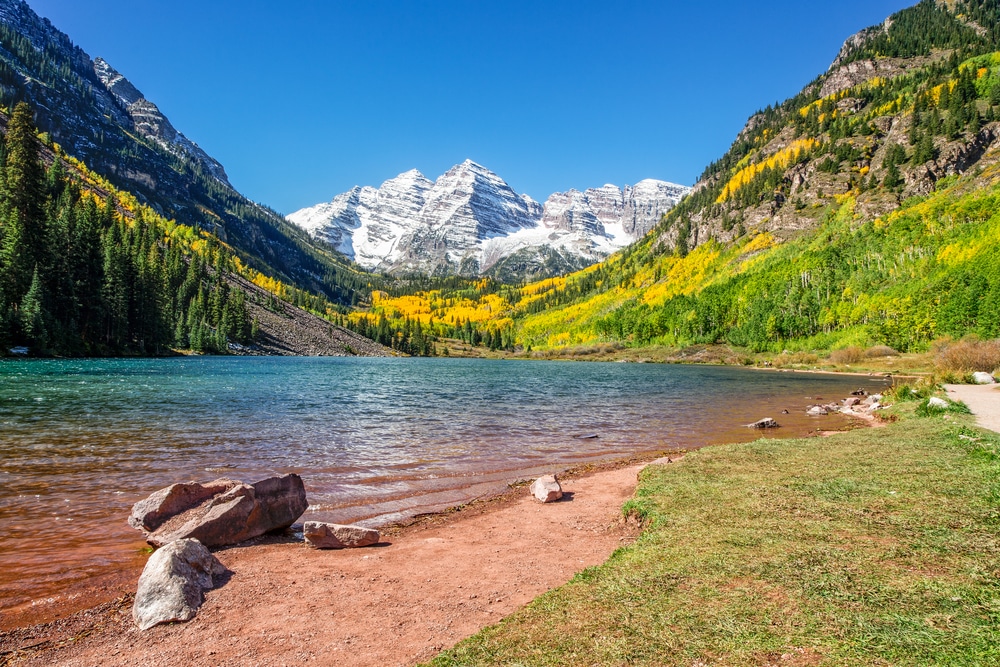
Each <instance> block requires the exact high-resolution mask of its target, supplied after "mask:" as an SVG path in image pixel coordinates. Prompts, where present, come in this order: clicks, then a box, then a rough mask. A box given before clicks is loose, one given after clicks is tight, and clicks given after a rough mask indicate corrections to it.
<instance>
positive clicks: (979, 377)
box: [972, 371, 993, 384]
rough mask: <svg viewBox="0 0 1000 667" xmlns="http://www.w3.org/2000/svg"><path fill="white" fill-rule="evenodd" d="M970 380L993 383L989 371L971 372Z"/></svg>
mask: <svg viewBox="0 0 1000 667" xmlns="http://www.w3.org/2000/svg"><path fill="white" fill-rule="evenodd" d="M972 381H973V382H975V383H976V384H993V376H992V375H990V374H989V373H984V372H982V371H979V372H977V373H973V374H972Z"/></svg>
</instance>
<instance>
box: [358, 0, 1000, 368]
mask: <svg viewBox="0 0 1000 667" xmlns="http://www.w3.org/2000/svg"><path fill="white" fill-rule="evenodd" d="M998 49H1000V5H998V3H997V2H996V1H995V0H973V1H969V2H958V3H949V4H948V5H946V4H944V3H935V2H933V0H923V1H922V2H920V3H919V4H917V5H916V6H914V7H911V8H909V9H905V10H903V11H901V12H899V13H897V14H896V15H894V16H892V17H891V18H890V19H889V20H888V21H886V23H885V24H883V25H880V26H876V27H874V28H870V29H868V30H865V31H863V32H862V33H859V34H858V35H856V36H854V37H852V38H851V39H850V40H848V41H847V43H846V44H845V45H844V48H843V50H842V52H841V54H840V55H839V56H838V58H837V60H836V61H835V62H834V64H833V66H831V68H830V70H829V71H828V72H827V73H826V74H824V75H823V76H821V77H819V78H818V79H816V80H815V81H814V82H813V83H811V84H810V85H809V86H807V87H806V89H805V90H804V91H803V92H801V93H800V94H798V95H797V96H795V97H793V98H791V99H789V100H788V101H786V102H784V103H783V104H780V105H778V106H776V107H771V108H768V109H765V110H764V111H761V112H759V113H757V114H755V115H754V116H753V117H752V118H751V119H750V121H749V122H748V124H747V126H746V128H745V129H744V130H743V131H742V132H741V133H740V135H739V136H738V137H737V139H736V141H735V142H734V143H733V145H732V147H731V148H730V150H729V151H728V152H727V153H726V155H724V156H723V157H722V158H720V159H719V160H717V161H716V162H714V163H713V164H712V165H710V166H709V167H708V168H707V169H706V171H705V173H704V174H703V176H702V178H701V179H700V182H699V184H698V185H697V186H696V188H695V191H694V192H693V193H692V194H691V195H690V196H688V197H687V198H686V199H684V200H683V201H682V202H681V203H680V204H679V205H678V206H677V207H676V208H675V209H673V210H672V211H671V212H670V213H668V214H667V215H666V216H664V219H663V221H662V222H661V223H660V225H659V226H658V227H657V228H656V229H655V230H654V231H653V232H652V233H651V234H650V235H648V236H647V237H646V238H645V239H643V240H642V241H640V242H639V243H637V244H635V245H633V246H631V247H630V248H628V249H626V250H625V251H623V252H622V253H620V254H618V255H616V256H614V257H612V258H610V259H609V260H608V261H606V262H605V263H604V264H602V265H599V266H595V267H591V268H588V269H585V270H583V271H581V272H578V273H574V274H571V275H569V276H566V277H565V278H559V279H554V280H548V281H542V282H539V283H534V284H530V285H521V286H517V287H516V288H515V287H510V286H503V285H497V284H495V283H491V282H489V281H481V282H479V283H468V284H466V285H462V286H453V285H445V286H441V287H436V286H431V285H425V286H422V288H421V289H418V290H413V292H415V293H410V294H406V295H400V294H389V293H386V294H385V295H379V294H376V298H375V299H374V304H375V308H374V310H375V312H374V314H373V315H374V316H376V317H378V316H384V317H386V318H387V319H388V320H389V321H390V322H393V321H397V322H398V321H403V322H405V321H407V320H410V321H411V322H416V321H419V322H422V323H423V324H424V325H426V326H428V327H429V328H430V330H431V331H432V332H433V333H434V334H438V335H451V336H454V335H455V333H456V330H457V331H467V330H468V328H469V327H470V325H471V327H472V328H473V329H477V330H480V331H489V332H491V333H490V340H493V339H494V334H497V333H499V334H500V338H501V341H502V342H503V344H505V345H506V344H509V343H510V341H512V340H513V341H514V342H513V344H510V345H509V347H510V348H511V349H524V350H527V349H539V348H548V349H553V348H565V347H568V346H575V345H593V344H597V343H613V344H626V345H635V346H646V345H667V346H686V345H691V344H698V343H727V344H730V345H733V346H738V347H741V348H748V349H750V350H753V351H759V352H762V351H780V350H784V349H792V350H795V349H834V348H839V347H845V346H848V345H861V346H865V345H878V344H881V345H888V346H891V347H893V348H895V349H897V350H899V351H909V350H920V349H924V348H926V347H927V345H928V344H929V343H930V342H931V341H933V340H934V339H936V338H939V337H943V336H951V337H961V336H964V335H967V334H977V335H979V336H981V337H984V338H989V337H996V336H998V335H1000V316H998V312H1000V309H998V306H1000V263H998V262H997V261H996V257H997V256H1000V212H998V207H997V204H998V203H1000V173H998V169H1000V167H998V166H997V164H998V157H1000V52H998ZM380 296H383V298H379V297H380ZM355 317H357V316H355ZM411 326H412V324H411ZM482 337H483V338H484V339H485V335H483V336H482Z"/></svg>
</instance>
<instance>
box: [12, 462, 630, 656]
mask: <svg viewBox="0 0 1000 667" xmlns="http://www.w3.org/2000/svg"><path fill="white" fill-rule="evenodd" d="M639 469H640V466H637V465H632V466H629V467H622V468H618V469H612V470H604V471H600V472H596V473H592V474H589V475H586V476H582V477H577V478H570V479H564V480H562V482H563V489H564V491H566V492H568V493H567V496H568V497H567V498H564V500H562V501H560V502H557V503H552V504H548V505H543V504H541V503H539V502H537V501H536V500H534V499H533V498H531V497H530V496H529V495H528V491H527V489H526V488H521V489H517V490H515V492H512V493H510V494H507V495H506V496H502V497H500V498H496V499H493V500H489V501H485V502H481V503H476V504H474V505H472V506H470V507H468V508H466V509H463V510H462V511H457V512H449V513H445V514H442V515H436V516H434V517H431V518H429V519H425V520H420V521H417V522H415V523H414V524H412V525H410V526H408V527H405V528H399V529H396V530H392V531H390V532H389V533H388V534H387V535H384V536H383V540H382V543H381V544H379V545H378V546H375V547H369V548H365V549H345V550H342V551H317V550H314V549H310V548H308V547H306V546H304V545H303V544H302V543H301V542H293V541H291V540H289V539H281V540H276V539H273V538H272V539H268V540H263V541H260V542H258V543H256V544H251V545H249V546H240V547H233V548H229V549H225V550H222V551H219V552H217V553H216V555H217V556H218V558H219V559H220V560H221V561H222V562H223V564H225V565H226V567H228V568H229V569H230V570H231V571H232V572H233V574H232V576H231V577H230V579H229V581H228V582H226V583H225V584H224V585H222V586H221V587H219V588H217V589H215V590H212V591H209V592H208V593H207V594H206V597H205V603H204V605H203V606H202V608H201V611H200V612H199V614H198V616H197V617H196V618H195V619H194V620H192V621H190V622H188V623H180V624H174V625H169V626H158V627H155V628H153V629H151V630H148V631H146V632H144V633H142V632H139V630H137V629H136V628H135V626H134V624H133V623H132V619H131V599H132V598H131V595H123V596H122V597H121V598H119V599H118V600H116V601H114V602H111V603H108V604H105V605H102V606H101V607H98V608H95V609H91V610H88V611H85V612H81V613H79V614H75V615H73V616H70V617H69V618H67V619H63V620H60V621H56V622H53V623H49V624H45V625H36V626H33V627H28V628H22V629H19V630H14V631H11V632H5V633H0V666H2V665H32V666H34V665H78V666H88V667H90V666H92V665H112V666H114V665H122V666H124V665H128V666H129V667H134V666H141V665H157V666H159V665H213V666H224V665H240V666H242V665H299V664H310V663H312V664H338V665H409V664H414V663H417V662H420V661H422V660H427V659H429V658H431V657H433V656H434V655H435V654H437V653H438V652H439V651H440V650H442V649H444V648H447V647H450V646H452V645H454V644H455V643H456V642H458V641H459V640H461V639H462V638H464V637H467V636H469V635H472V634H474V633H475V632H477V631H478V630H480V629H481V628H483V627H485V626H487V625H491V624H494V623H496V622H498V621H499V620H500V619H501V618H503V617H504V616H506V615H508V614H510V613H511V612H513V611H514V610H516V609H518V608H519V607H521V606H523V605H525V604H527V603H528V602H530V601H531V600H532V599H534V598H535V597H537V596H538V595H540V594H542V593H544V592H545V591H547V590H550V589H552V588H554V587H557V586H559V585H561V584H563V583H565V582H567V581H569V579H570V578H572V576H573V575H574V574H575V573H577V572H579V571H580V570H583V569H584V568H587V567H590V566H592V565H598V564H600V563H602V562H604V561H605V560H606V559H607V558H608V556H609V555H610V554H611V552H612V551H614V550H615V549H616V548H618V547H620V546H622V545H623V544H627V543H629V542H631V541H632V540H633V539H634V538H635V536H636V535H637V533H638V530H637V528H636V527H635V526H632V525H629V524H627V523H626V522H625V521H624V520H623V519H622V516H621V506H622V503H623V502H624V501H625V500H626V499H628V498H629V497H631V495H632V493H633V492H634V490H635V485H636V475H637V473H638V471H639ZM133 590H134V588H133Z"/></svg>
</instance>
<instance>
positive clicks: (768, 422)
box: [747, 417, 780, 428]
mask: <svg viewBox="0 0 1000 667" xmlns="http://www.w3.org/2000/svg"><path fill="white" fill-rule="evenodd" d="M779 426H780V424H778V422H776V421H774V419H773V418H771V417H764V418H763V419H760V420H758V421H755V422H754V423H752V424H747V428H778V427H779Z"/></svg>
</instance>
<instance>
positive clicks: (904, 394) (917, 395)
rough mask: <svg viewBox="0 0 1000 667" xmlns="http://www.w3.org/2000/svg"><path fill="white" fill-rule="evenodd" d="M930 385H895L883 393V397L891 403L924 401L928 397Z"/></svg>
mask: <svg viewBox="0 0 1000 667" xmlns="http://www.w3.org/2000/svg"><path fill="white" fill-rule="evenodd" d="M932 389H933V386H932V385H928V384H923V385H912V384H909V383H903V384H897V385H896V386H894V387H893V388H892V389H889V390H888V391H886V392H884V394H883V395H884V396H885V397H886V398H887V399H890V400H892V401H893V402H896V403H899V402H902V401H916V400H925V399H927V398H929V397H930V395H931V391H932Z"/></svg>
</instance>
